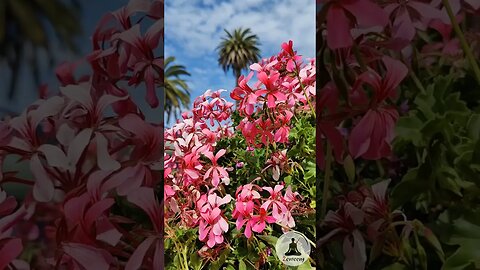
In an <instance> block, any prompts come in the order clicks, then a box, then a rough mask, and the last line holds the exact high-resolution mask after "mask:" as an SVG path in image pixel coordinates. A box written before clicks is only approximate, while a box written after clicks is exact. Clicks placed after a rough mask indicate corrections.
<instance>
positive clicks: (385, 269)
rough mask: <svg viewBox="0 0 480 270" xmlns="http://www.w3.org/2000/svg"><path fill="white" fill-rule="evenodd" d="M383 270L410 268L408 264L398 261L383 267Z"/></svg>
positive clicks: (404, 269)
mask: <svg viewBox="0 0 480 270" xmlns="http://www.w3.org/2000/svg"><path fill="white" fill-rule="evenodd" d="M382 270H408V268H407V266H406V265H404V264H401V263H399V262H396V263H394V264H391V265H389V266H387V267H385V268H383V269H382Z"/></svg>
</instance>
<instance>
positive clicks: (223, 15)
mask: <svg viewBox="0 0 480 270" xmlns="http://www.w3.org/2000/svg"><path fill="white" fill-rule="evenodd" d="M238 27H244V28H245V27H249V28H251V29H252V32H253V33H255V34H257V35H258V36H259V41H260V43H261V46H260V49H261V55H262V58H266V57H270V56H272V55H274V54H276V53H278V52H279V51H280V49H281V44H282V43H283V42H285V41H288V40H290V39H291V40H293V42H294V49H296V50H297V51H298V53H299V54H301V55H303V56H304V57H308V58H313V57H314V56H315V2H314V1H313V0H165V57H168V56H175V57H176V63H177V64H182V65H185V66H186V68H187V70H188V71H189V72H190V73H191V76H190V77H186V79H187V81H188V84H189V86H190V88H191V97H192V98H191V101H192V102H193V100H194V98H195V97H197V96H199V95H201V94H202V93H204V92H205V91H206V90H207V89H212V90H217V89H226V90H228V91H231V90H232V89H233V87H234V86H235V78H234V76H233V74H232V72H231V71H230V72H228V73H227V74H225V73H224V71H223V70H222V69H221V68H220V67H219V66H218V64H217V52H216V51H215V48H216V47H217V45H218V43H219V42H220V40H221V37H222V36H224V33H225V32H224V31H223V29H224V28H225V29H227V30H228V31H232V30H233V29H235V28H238ZM224 96H225V97H227V96H228V94H227V92H225V93H224Z"/></svg>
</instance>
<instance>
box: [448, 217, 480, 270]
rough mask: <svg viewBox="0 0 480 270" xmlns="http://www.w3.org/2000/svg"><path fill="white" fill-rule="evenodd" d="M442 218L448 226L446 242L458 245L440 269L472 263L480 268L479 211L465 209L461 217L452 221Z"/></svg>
mask: <svg viewBox="0 0 480 270" xmlns="http://www.w3.org/2000/svg"><path fill="white" fill-rule="evenodd" d="M446 219H447V220H443V222H444V223H445V224H447V226H449V227H450V228H449V229H450V231H449V233H450V235H449V238H448V239H447V240H446V243H447V244H451V245H460V247H459V248H458V249H457V250H456V251H455V252H454V253H453V254H452V255H451V256H450V257H448V258H447V259H446V260H445V264H444V265H443V268H442V270H461V269H465V268H466V267H468V266H470V265H471V264H472V263H474V264H475V265H476V268H477V269H478V268H480V249H479V248H478V247H479V246H480V215H479V211H465V213H464V214H463V216H462V217H460V218H457V219H455V220H454V221H453V224H452V225H450V224H451V222H452V221H450V220H448V219H449V218H446Z"/></svg>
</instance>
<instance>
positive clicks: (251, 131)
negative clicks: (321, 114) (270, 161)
mask: <svg viewBox="0 0 480 270" xmlns="http://www.w3.org/2000/svg"><path fill="white" fill-rule="evenodd" d="M250 69H251V70H252V71H251V72H250V73H249V74H248V76H246V77H245V76H243V75H242V76H240V78H239V80H238V86H237V87H236V88H235V89H234V90H233V91H232V93H231V95H230V96H231V97H232V98H233V99H234V100H237V101H240V102H239V106H238V111H239V113H240V115H241V116H243V117H244V118H243V119H242V120H241V122H240V124H239V126H238V128H239V129H240V130H241V131H242V134H243V136H245V138H246V139H247V142H248V143H249V144H250V145H253V146H254V147H260V145H264V146H265V145H269V144H273V143H282V144H287V143H288V135H289V131H290V123H291V118H292V117H293V116H294V115H295V114H298V113H299V112H300V111H301V110H307V111H308V110H312V111H313V110H314V108H313V105H311V104H312V103H313V102H314V100H315V93H316V92H315V65H314V59H312V60H310V62H309V63H308V64H306V65H304V64H303V61H302V57H301V56H299V55H297V53H296V51H293V42H292V41H289V42H288V43H283V44H282V51H281V52H280V53H279V54H278V55H277V56H272V57H271V58H269V59H264V60H263V61H262V62H260V63H255V64H252V65H251V66H250ZM253 71H256V72H257V79H258V82H257V83H255V84H254V86H253V88H252V87H250V86H249V85H248V82H249V81H250V79H251V78H252V77H253V74H254V72H253ZM299 104H300V105H299ZM309 106H310V107H309ZM257 138H259V142H258V143H255V141H256V140H257Z"/></svg>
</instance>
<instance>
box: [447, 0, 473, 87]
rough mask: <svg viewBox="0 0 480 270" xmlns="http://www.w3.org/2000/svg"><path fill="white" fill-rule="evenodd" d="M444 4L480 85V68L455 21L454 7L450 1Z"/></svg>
mask: <svg viewBox="0 0 480 270" xmlns="http://www.w3.org/2000/svg"><path fill="white" fill-rule="evenodd" d="M442 3H443V6H444V7H445V9H446V10H447V13H448V17H449V18H450V21H451V22H452V26H453V30H454V31H455V34H456V35H457V36H458V39H459V40H460V44H461V45H462V49H463V51H464V52H465V55H466V56H467V59H468V62H469V63H470V66H472V69H473V72H474V73H475V78H476V79H477V82H478V83H479V84H480V68H479V67H478V63H477V62H476V61H475V57H474V56H473V53H472V50H471V49H470V47H469V46H468V43H467V40H466V39H465V36H464V35H463V32H462V29H460V26H459V25H458V22H457V20H456V19H455V15H454V14H453V11H452V7H451V6H450V3H449V2H448V0H442Z"/></svg>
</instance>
